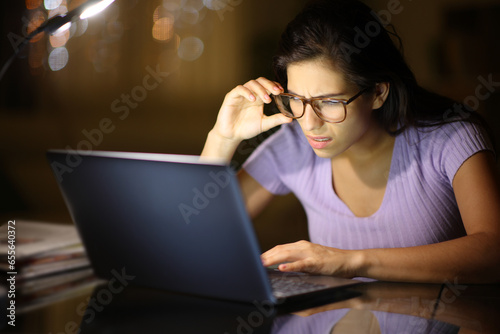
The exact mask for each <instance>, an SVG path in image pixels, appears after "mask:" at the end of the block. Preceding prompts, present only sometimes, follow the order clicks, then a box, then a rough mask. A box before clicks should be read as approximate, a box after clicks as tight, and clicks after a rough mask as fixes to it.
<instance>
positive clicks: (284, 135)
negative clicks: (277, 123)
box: [253, 122, 314, 161]
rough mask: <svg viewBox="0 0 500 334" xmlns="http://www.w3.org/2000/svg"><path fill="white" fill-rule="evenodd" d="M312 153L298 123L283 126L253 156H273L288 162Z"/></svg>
mask: <svg viewBox="0 0 500 334" xmlns="http://www.w3.org/2000/svg"><path fill="white" fill-rule="evenodd" d="M308 152H312V153H314V152H313V151H312V149H311V148H310V146H309V144H308V143H307V141H306V139H305V137H304V135H303V133H302V130H301V128H300V126H299V125H298V123H297V122H292V123H289V124H283V125H282V126H281V128H280V129H279V130H278V131H276V132H275V133H274V134H272V135H271V136H270V137H269V138H267V139H266V140H264V142H263V143H262V144H260V146H259V147H258V148H257V149H256V150H255V153H254V154H253V155H261V154H266V155H271V156H273V157H275V158H276V159H279V160H283V161H287V160H289V159H290V158H292V157H296V156H303V155H304V154H307V153H308Z"/></svg>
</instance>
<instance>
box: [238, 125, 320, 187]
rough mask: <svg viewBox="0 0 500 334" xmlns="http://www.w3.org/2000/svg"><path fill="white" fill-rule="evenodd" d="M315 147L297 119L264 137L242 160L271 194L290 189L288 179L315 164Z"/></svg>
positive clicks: (250, 173) (292, 178) (244, 165)
mask: <svg viewBox="0 0 500 334" xmlns="http://www.w3.org/2000/svg"><path fill="white" fill-rule="evenodd" d="M314 155H315V154H314V151H313V150H312V148H311V147H310V146H309V144H308V143H307V141H306V139H305V137H304V135H303V133H302V130H301V128H300V126H299V125H298V124H297V122H292V123H290V124H284V125H282V126H281V128H280V129H279V130H278V131H277V132H275V133H274V134H272V135H271V136H270V137H269V138H267V139H266V140H264V142H263V143H261V144H260V145H259V146H258V147H257V149H255V151H254V152H253V153H252V154H251V155H250V157H249V158H248V159H247V160H246V161H245V163H244V164H243V169H244V170H245V171H246V172H247V173H248V174H249V175H250V176H252V177H253V178H254V179H255V180H257V182H259V183H260V184H261V185H263V186H264V187H265V188H266V189H267V190H269V191H270V192H271V193H273V194H284V193H286V192H289V190H290V189H289V186H290V180H295V179H297V178H298V177H299V175H302V174H303V173H304V172H305V170H306V169H307V168H304V167H306V166H308V165H313V164H314Z"/></svg>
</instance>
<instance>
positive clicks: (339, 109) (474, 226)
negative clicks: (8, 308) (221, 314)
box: [202, 0, 500, 283]
mask: <svg viewBox="0 0 500 334" xmlns="http://www.w3.org/2000/svg"><path fill="white" fill-rule="evenodd" d="M365 29H370V30H369V32H370V33H369V34H366V35H365V37H369V39H368V43H367V40H366V38H365V40H364V43H360V41H361V39H360V38H361V37H360V31H361V32H362V31H367V30H365ZM390 35H393V36H396V35H395V34H394V33H389V32H388V30H386V29H385V27H383V26H382V24H381V23H380V21H378V20H376V19H375V18H374V15H373V14H372V11H371V9H370V8H368V7H367V6H366V5H364V4H362V3H361V2H358V1H353V0H335V1H319V2H314V3H312V4H310V5H309V6H307V7H306V8H305V9H304V10H303V11H302V12H301V13H300V14H299V15H298V16H297V17H296V18H295V19H294V20H293V21H292V22H291V23H290V24H289V25H288V27H287V29H286V30H285V32H284V33H283V35H282V37H281V41H280V44H279V48H278V52H277V55H276V56H275V59H274V63H273V66H274V70H275V73H276V79H277V81H276V82H275V81H271V80H269V79H266V78H258V79H256V80H251V81H249V82H247V83H246V84H244V85H240V86H237V87H236V88H234V89H233V90H231V91H230V92H229V93H228V94H227V95H226V97H225V99H224V102H223V104H222V107H221V109H220V111H219V115H218V117H217V121H216V124H215V126H214V128H213V129H212V130H211V131H210V133H209V135H208V137H207V141H206V144H205V147H204V149H203V153H202V156H205V157H215V158H222V159H225V160H226V161H229V160H230V159H231V157H232V155H233V153H234V152H235V150H236V148H237V146H238V144H239V143H240V142H241V141H242V140H244V139H247V138H251V137H253V136H256V135H258V134H260V133H261V132H263V131H267V130H268V129H270V128H272V127H274V126H277V125H282V127H281V129H280V130H279V131H278V132H277V133H275V134H274V135H272V136H271V137H270V138H268V140H266V141H265V142H264V143H263V144H262V145H261V146H260V147H259V148H258V149H257V150H256V151H255V152H254V153H253V154H252V156H251V157H250V158H249V159H248V160H247V162H246V163H245V164H244V166H243V169H242V170H241V171H240V172H239V174H238V178H239V181H240V185H241V189H242V192H243V196H244V199H245V201H246V206H247V209H248V212H249V214H250V216H251V217H254V216H256V215H257V214H258V213H259V212H260V211H261V210H262V209H263V208H264V207H265V206H266V205H267V204H268V203H269V202H270V201H271V200H272V198H273V197H274V196H276V195H280V194H285V193H288V192H293V193H294V194H295V195H296V196H297V198H298V199H299V200H300V201H301V203H302V205H303V206H304V209H305V211H306V213H307V217H308V224H309V235H310V238H311V241H310V242H309V241H299V242H295V243H291V244H285V245H279V246H276V247H274V248H272V249H271V250H269V251H267V252H265V253H264V254H262V262H263V264H264V265H265V266H269V265H274V264H280V265H279V269H280V270H282V271H304V272H310V273H317V274H324V275H335V276H342V277H358V276H362V277H370V278H374V279H379V280H390V281H411V282H439V283H442V282H444V281H453V282H455V283H456V282H460V283H491V282H499V281H500V206H499V203H500V190H499V188H500V186H499V182H498V177H497V175H496V170H495V156H494V154H495V153H494V149H493V147H492V145H491V143H490V141H489V139H488V136H487V135H486V134H485V131H484V130H483V127H482V126H481V121H480V119H479V117H478V116H477V115H475V114H474V113H472V112H467V113H465V112H460V113H455V112H454V111H455V110H457V104H453V101H451V100H449V99H447V98H444V97H440V96H438V95H435V94H432V93H430V92H427V91H425V90H424V89H422V88H421V87H419V86H418V84H417V82H416V80H415V77H414V75H413V73H412V72H411V70H410V69H409V68H408V66H407V65H406V63H405V61H404V59H403V57H402V56H401V54H400V52H399V50H398V49H397V48H396V46H395V45H394V42H393V41H392V39H391V37H390ZM396 37H397V36H396ZM272 99H275V101H276V104H277V105H278V107H279V109H280V111H281V113H280V114H276V115H272V116H265V115H264V114H263V105H264V104H268V103H270V102H271V100H272ZM460 115H462V116H461V117H458V116H460Z"/></svg>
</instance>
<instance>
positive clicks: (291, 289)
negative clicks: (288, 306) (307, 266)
mask: <svg viewBox="0 0 500 334" xmlns="http://www.w3.org/2000/svg"><path fill="white" fill-rule="evenodd" d="M270 281H271V287H272V289H273V295H274V296H275V297H277V298H283V297H289V296H294V295H299V294H303V293H308V292H312V291H317V290H322V289H324V288H325V287H326V286H325V285H322V284H315V283H310V282H304V280H302V279H301V278H300V277H293V278H286V277H270Z"/></svg>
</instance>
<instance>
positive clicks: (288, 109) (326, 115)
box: [273, 88, 368, 123]
mask: <svg viewBox="0 0 500 334" xmlns="http://www.w3.org/2000/svg"><path fill="white" fill-rule="evenodd" d="M367 90H368V88H365V89H363V90H361V91H360V92H358V93H357V94H356V95H354V96H353V97H351V98H350V99H348V100H343V99H340V100H339V99H335V98H332V97H312V98H310V99H306V98H304V97H301V96H298V95H294V94H289V93H281V94H279V95H274V96H273V97H274V101H275V102H276V105H277V106H278V109H279V111H280V112H281V113H282V114H283V115H285V116H287V117H290V118H293V119H297V118H301V117H302V116H304V114H305V112H306V105H308V104H310V105H311V107H312V109H313V110H314V113H315V114H316V115H317V116H318V117H319V118H320V119H321V120H323V121H325V122H328V123H340V122H343V121H344V120H345V118H346V115H347V105H348V104H349V103H351V102H352V101H354V100H356V99H357V98H358V97H359V96H361V95H362V94H363V93H365V92H366V91H367Z"/></svg>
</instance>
